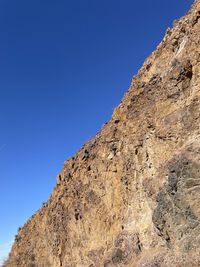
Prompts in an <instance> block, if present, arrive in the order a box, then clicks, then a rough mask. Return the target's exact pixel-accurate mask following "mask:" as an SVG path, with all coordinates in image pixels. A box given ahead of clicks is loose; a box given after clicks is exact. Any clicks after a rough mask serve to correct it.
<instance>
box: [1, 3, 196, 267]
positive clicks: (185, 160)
mask: <svg viewBox="0 0 200 267" xmlns="http://www.w3.org/2000/svg"><path fill="white" fill-rule="evenodd" d="M199 201H200V0H198V1H196V2H195V3H194V4H193V6H192V8H191V10H190V11H189V12H188V13H187V14H186V16H185V17H183V18H181V19H180V20H179V21H178V22H175V24H174V27H173V29H168V30H167V33H166V35H165V37H164V40H163V41H162V42H161V44H160V45H159V46H158V47H157V49H156V51H155V52H153V53H152V55H151V56H150V57H149V58H148V59H147V60H146V61H145V62H144V65H143V66H142V68H141V69H140V71H139V72H138V74H137V76H135V77H134V78H133V80H132V83H131V86H130V89H129V90H128V92H127V93H126V94H125V96H124V98H123V99H122V101H121V103H120V104H119V106H118V107H117V108H116V109H115V111H114V113H113V116H112V119H111V120H110V121H109V122H108V123H107V124H105V126H104V127H103V128H102V130H101V131H100V132H99V133H98V134H97V135H96V137H95V138H94V139H92V140H91V141H89V142H88V143H87V144H85V145H84V147H82V148H81V149H80V151H79V152H78V153H77V154H76V155H75V156H74V157H72V158H71V159H69V160H67V161H66V162H65V164H64V167H63V169H62V171H61V173H60V174H59V175H58V177H57V184H56V186H55V188H54V190H53V193H52V195H51V196H50V198H49V200H48V202H47V203H46V204H45V205H43V207H42V208H41V209H40V210H39V211H38V212H37V213H36V214H35V215H33V216H32V218H31V219H30V220H29V221H28V222H27V223H26V224H25V225H24V227H23V228H22V229H21V230H20V231H19V233H18V235H17V237H16V241H15V243H14V245H13V247H12V251H11V253H10V256H9V259H8V261H7V263H6V264H5V266H6V267H48V266H49V267H51V266H52V267H61V266H62V267H103V266H104V267H113V266H119V267H120V266H127V267H153V266H154V267H155V266H160V267H171V266H177V267H178V266H179V267H184V266H185V267H195V266H200V255H199V254H200V205H199Z"/></svg>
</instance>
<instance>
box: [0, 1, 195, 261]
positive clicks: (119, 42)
mask: <svg viewBox="0 0 200 267" xmlns="http://www.w3.org/2000/svg"><path fill="white" fill-rule="evenodd" d="M191 3H192V0H187V1H185V0H167V1H161V0H151V1H150V0H143V1H135V0H84V1H83V0H71V1H69V0H59V1H56V0H54V1H53V0H40V1H39V0H34V1H33V0H28V1H27V0H17V1H16V0H15V1H14V0H1V1H0V127H1V131H0V179H1V187H0V188H1V192H0V203H1V205H0V216H1V217H0V258H1V257H2V255H3V254H6V250H7V249H8V247H9V246H8V244H10V242H11V241H12V240H13V238H14V235H15V233H16V231H17V228H18V227H19V226H21V225H23V224H24V223H25V221H26V220H27V219H28V218H29V217H30V216H31V215H32V214H33V213H34V212H35V211H36V210H37V209H38V208H39V207H40V206H41V204H42V202H44V201H46V200H47V198H48V196H49V194H50V192H51V191H52V188H53V186H54V185H55V178H56V175H57V173H58V172H59V170H60V169H61V167H62V164H63V161H64V160H65V159H67V158H68V157H69V156H71V155H72V154H73V153H74V152H75V151H77V150H78V148H79V147H80V146H81V145H82V144H83V143H84V142H85V141H87V140H88V139H90V138H91V137H92V136H94V135H95V133H96V132H97V131H98V130H99V129H100V128H101V126H102V125H103V123H105V122H106V121H107V120H108V119H109V118H110V116H111V113H112V110H113V108H114V107H115V106H116V105H117V104H118V103H119V101H120V99H121V97H122V96H123V94H124V92H125V91H126V90H127V88H128V87H129V84H130V80H131V77H132V76H133V75H134V74H135V73H136V72H137V70H138V68H139V67H140V66H141V64H142V63H143V61H144V59H145V58H146V57H147V56H148V55H149V54H150V53H151V52H152V51H153V50H154V49H155V47H156V45H157V44H158V43H159V42H160V41H161V39H162V38H163V35H164V33H165V31H166V29H167V27H169V26H171V25H172V22H173V20H174V19H176V18H178V17H180V16H181V15H183V14H184V13H185V12H186V11H187V10H188V8H189V6H190V5H191Z"/></svg>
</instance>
